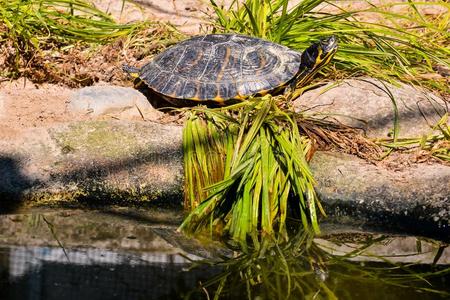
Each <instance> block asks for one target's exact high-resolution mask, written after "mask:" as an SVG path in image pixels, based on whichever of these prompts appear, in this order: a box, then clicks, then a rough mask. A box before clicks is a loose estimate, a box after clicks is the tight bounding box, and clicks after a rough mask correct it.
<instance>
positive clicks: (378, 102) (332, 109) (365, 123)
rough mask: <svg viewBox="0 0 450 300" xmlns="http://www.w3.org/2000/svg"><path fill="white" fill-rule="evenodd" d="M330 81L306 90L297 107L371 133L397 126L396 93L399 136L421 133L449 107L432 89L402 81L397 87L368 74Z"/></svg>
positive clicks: (378, 134)
mask: <svg viewBox="0 0 450 300" xmlns="http://www.w3.org/2000/svg"><path fill="white" fill-rule="evenodd" d="M335 84H336V83H330V84H328V85H326V86H324V87H322V88H319V89H315V90H312V91H308V92H306V93H305V94H304V95H302V96H301V97H300V99H299V100H297V101H296V103H295V104H294V105H295V108H296V110H297V111H300V110H306V111H307V113H308V114H319V115H317V116H319V117H324V116H327V117H332V118H335V119H337V120H338V121H339V122H342V123H344V124H346V125H350V126H353V127H358V128H363V129H365V130H366V133H367V135H368V136H369V137H388V135H389V133H390V132H392V130H393V128H394V106H393V103H392V100H391V98H390V97H389V95H388V93H387V92H386V90H389V91H390V92H391V93H392V95H393V96H394V98H395V100H396V103H397V107H398V113H399V120H400V136H401V137H420V136H422V135H423V134H427V133H430V132H431V131H432V130H431V127H432V126H433V125H435V124H436V123H437V122H438V121H439V119H440V118H441V117H442V116H443V115H444V114H445V113H446V112H448V111H449V103H447V102H446V101H444V100H442V99H440V98H439V97H437V96H436V95H434V94H432V93H427V92H424V91H420V90H417V89H415V88H414V87H411V86H408V85H404V84H402V85H401V86H399V87H395V86H393V85H391V84H388V83H385V85H386V87H387V89H386V88H385V87H384V86H383V83H382V82H380V81H378V80H375V79H368V78H361V79H349V80H344V81H343V82H341V83H338V84H337V85H336V86H334V85H335Z"/></svg>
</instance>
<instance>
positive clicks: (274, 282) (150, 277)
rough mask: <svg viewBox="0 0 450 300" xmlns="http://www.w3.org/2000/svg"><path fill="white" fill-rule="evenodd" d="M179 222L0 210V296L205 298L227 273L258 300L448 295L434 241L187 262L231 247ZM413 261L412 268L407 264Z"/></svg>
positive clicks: (357, 240) (231, 285)
mask: <svg viewBox="0 0 450 300" xmlns="http://www.w3.org/2000/svg"><path fill="white" fill-rule="evenodd" d="M180 219H181V215H180V214H179V213H174V212H170V211H142V210H130V209H116V210H104V211H82V210H70V211H56V212H55V211H35V212H32V213H26V214H16V215H3V216H0V299H14V300H16V299H64V300H66V299H86V300H87V299H188V298H190V299H208V297H210V298H212V297H213V296H214V293H215V291H216V288H217V282H216V283H214V282H211V281H209V283H211V286H209V287H208V286H207V287H203V286H201V287H199V283H202V284H203V285H205V284H208V280H211V279H212V278H215V276H218V277H216V278H219V279H220V278H222V279H224V278H226V279H227V280H226V284H225V285H224V289H223V291H222V294H221V296H222V299H247V286H246V284H247V283H248V284H249V291H250V293H251V298H252V299H261V300H262V299H277V298H279V299H284V298H286V296H287V294H288V292H290V296H289V297H288V299H333V298H332V296H334V297H337V298H338V299H407V300H413V299H425V300H426V299H449V298H450V297H449V295H450V271H449V269H448V268H449V267H450V253H449V251H448V249H446V248H444V247H441V248H439V244H438V243H436V242H433V241H428V240H423V239H417V238H414V237H381V238H380V235H371V234H365V233H354V232H351V233H348V232H347V233H345V234H343V233H342V232H340V233H338V232H336V230H334V232H332V233H333V234H330V235H329V236H327V237H326V238H324V239H316V241H315V245H317V247H316V246H314V247H312V248H311V249H310V250H309V251H308V253H304V255H299V253H298V251H294V250H293V249H294V247H290V248H289V247H286V248H285V249H283V250H280V252H277V251H271V252H270V253H267V255H266V256H265V257H263V258H258V257H256V256H248V257H241V258H239V259H235V260H229V261H227V262H225V263H224V264H222V265H220V266H217V265H216V266H206V265H202V266H201V267H199V268H193V269H190V266H191V261H198V260H200V259H202V258H204V257H209V258H210V259H212V258H217V257H219V256H223V255H225V256H229V257H231V256H232V252H230V251H229V250H227V249H223V248H222V247H220V245H218V244H214V243H208V244H206V245H205V243H200V242H198V241H196V240H194V239H192V238H187V237H184V236H183V235H181V234H179V233H177V232H176V224H178V222H179V221H180ZM330 232H331V230H330ZM376 238H379V240H378V241H376V242H374V243H373V245H371V246H370V247H369V250H370V251H366V252H364V253H363V255H359V256H355V257H352V258H351V260H342V259H337V260H336V259H334V258H333V257H330V256H329V253H333V254H335V255H343V254H344V253H347V254H348V253H350V252H351V251H354V249H357V247H358V245H359V244H361V243H366V244H367V241H368V240H370V241H374V239H376ZM324 249H326V251H323V250H324ZM418 249H419V250H420V253H419V254H417V252H418V251H417V250H418ZM439 249H441V250H442V251H441V252H442V255H441V256H440V257H439V260H438V261H437V264H438V265H436V266H434V267H431V266H430V263H431V262H433V260H434V259H435V258H436V257H437V256H436V254H437V253H438V252H439ZM394 254H395V255H394ZM379 255H385V256H387V255H389V256H390V257H389V261H390V262H389V263H386V262H382V260H381V259H380V258H379ZM377 260H378V261H377ZM411 262H414V263H415V264H416V265H415V266H413V267H407V266H408V263H411ZM286 266H287V268H286ZM387 268H390V269H392V270H388V269H387ZM402 268H403V269H402ZM286 270H289V272H290V273H289V274H288V273H287V272H286ZM224 271H229V272H228V273H226V276H225V273H224ZM411 272H413V273H411ZM414 272H415V273H416V274H422V275H423V276H425V277H426V281H425V280H420V279H419V277H418V276H417V275H414ZM430 272H434V274H436V276H428V275H427V274H429V273H430ZM439 272H440V273H439ZM220 276H222V277H220ZM289 280H290V281H289ZM426 289H432V290H433V291H434V292H430V291H427V290H426ZM437 291H439V292H440V293H441V294H439V293H436V292H437Z"/></svg>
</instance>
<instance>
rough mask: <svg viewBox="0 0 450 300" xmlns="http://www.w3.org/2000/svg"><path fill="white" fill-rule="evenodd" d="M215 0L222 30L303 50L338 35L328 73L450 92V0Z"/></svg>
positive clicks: (217, 24)
mask: <svg viewBox="0 0 450 300" xmlns="http://www.w3.org/2000/svg"><path fill="white" fill-rule="evenodd" d="M211 3H212V5H213V8H214V10H215V13H216V15H217V20H216V23H215V24H214V26H215V28H216V29H215V30H218V31H223V32H230V31H234V32H239V33H245V34H249V35H252V36H258V37H262V38H266V39H269V40H272V41H274V42H278V43H281V44H284V45H286V46H288V47H291V48H293V49H298V50H303V49H305V48H307V47H308V46H309V45H310V44H311V43H312V42H314V41H316V40H317V39H318V38H320V37H323V36H329V35H332V34H333V35H335V36H337V37H338V39H339V47H340V49H339V51H338V52H337V54H336V56H335V58H334V62H335V63H334V66H330V67H328V68H326V71H324V73H325V72H326V73H327V74H329V73H330V72H331V71H332V70H333V69H335V70H336V72H334V76H336V77H348V76H355V75H369V76H374V77H377V78H379V79H383V80H387V81H391V82H392V81H395V80H402V81H406V82H411V83H414V84H416V85H424V86H427V87H430V88H435V89H437V90H439V91H441V92H443V93H449V92H450V89H449V87H448V82H447V81H446V79H445V77H444V76H445V75H444V76H440V75H439V74H438V73H437V72H436V71H435V70H440V69H441V68H444V69H447V70H448V69H449V68H450V60H449V57H450V47H449V45H450V34H449V32H448V28H449V22H450V18H449V10H450V6H449V4H448V3H447V2H445V1H440V0H436V1H427V2H414V1H407V2H406V1H405V2H398V3H397V2H393V3H388V4H377V5H374V4H372V3H371V1H366V3H367V5H366V7H365V8H361V9H354V10H346V9H345V8H343V7H342V6H341V4H340V3H336V2H331V1H330V2H329V1H324V0H303V1H299V3H298V4H296V5H293V6H292V7H290V6H289V0H264V1H259V0H246V1H244V2H240V1H233V2H232V4H231V5H230V7H226V8H224V7H221V6H219V5H217V3H216V2H215V1H214V0H211ZM426 5H434V6H435V7H438V8H440V9H441V10H443V11H444V13H442V14H440V15H434V16H428V15H425V14H424V13H422V12H421V8H422V7H424V6H426ZM324 7H325V8H328V9H324ZM399 10H400V11H401V12H399ZM329 76H330V75H329Z"/></svg>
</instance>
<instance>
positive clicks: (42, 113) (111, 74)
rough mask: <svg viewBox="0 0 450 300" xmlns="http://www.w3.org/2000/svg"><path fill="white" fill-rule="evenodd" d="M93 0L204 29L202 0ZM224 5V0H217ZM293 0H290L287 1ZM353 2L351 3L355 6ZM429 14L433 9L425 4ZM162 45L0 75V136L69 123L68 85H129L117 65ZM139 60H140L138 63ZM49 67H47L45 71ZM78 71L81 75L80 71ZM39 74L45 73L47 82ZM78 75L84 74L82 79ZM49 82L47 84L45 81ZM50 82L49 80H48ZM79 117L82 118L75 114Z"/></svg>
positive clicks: (76, 55) (186, 28) (112, 9)
mask: <svg viewBox="0 0 450 300" xmlns="http://www.w3.org/2000/svg"><path fill="white" fill-rule="evenodd" d="M94 2H95V4H96V5H97V6H98V7H100V8H102V9H104V10H105V11H108V12H109V13H111V14H112V15H113V16H114V17H115V18H116V19H117V20H119V21H120V22H124V23H126V22H131V21H135V20H142V19H148V20H151V21H162V22H170V23H171V24H173V25H175V26H176V28H177V29H178V30H179V31H180V32H182V34H186V35H193V34H196V33H200V32H202V31H204V30H205V28H206V27H207V26H208V17H207V15H208V13H211V8H208V7H209V6H208V5H209V1H208V0H187V1H184V0H183V1H182V0H136V1H134V2H135V3H137V4H138V5H139V6H137V5H136V4H133V3H126V4H125V6H124V7H123V8H122V1H121V0H95V1H94ZM217 2H218V3H224V2H225V5H228V4H229V3H230V2H232V1H230V0H225V1H217ZM293 2H295V1H293ZM350 2H351V3H352V4H351V5H352V7H353V8H355V7H356V6H358V7H359V6H361V5H364V4H362V3H364V1H356V2H355V1H349V5H350ZM355 5H356V6H355ZM429 10H430V12H429V13H435V14H436V13H439V11H437V12H433V11H432V8H429ZM158 30H163V29H161V28H156V29H155V30H154V31H153V32H148V33H147V34H148V35H149V36H154V35H158V34H163V33H162V32H161V31H158ZM163 47H164V45H161V44H154V45H153V44H152V45H149V47H148V49H147V50H146V51H147V53H136V52H132V51H131V52H124V51H123V49H124V45H122V44H121V41H118V42H117V43H115V44H113V45H109V46H106V47H105V48H104V49H103V50H102V51H100V54H99V55H94V56H92V57H91V56H89V55H84V54H85V53H83V51H82V50H80V49H75V50H73V51H71V52H69V53H68V54H67V56H65V57H62V58H61V60H62V61H63V63H60V64H59V65H57V69H58V70H57V72H53V73H51V72H50V73H46V72H47V71H48V70H47V71H46V72H44V73H42V74H41V73H39V72H40V70H37V73H35V74H34V75H35V76H36V78H38V77H39V76H43V80H36V81H37V82H43V83H38V84H37V83H33V82H31V81H29V80H26V79H23V78H20V79H18V80H13V81H10V80H8V79H2V78H0V138H1V139H8V138H10V137H13V136H15V135H16V134H18V133H19V132H20V131H21V130H23V129H25V128H30V127H38V126H47V125H52V124H54V123H57V122H66V121H73V120H74V117H73V116H71V115H68V114H67V113H66V106H67V103H68V99H69V98H70V95H71V93H72V92H73V88H75V87H79V86H84V85H91V84H94V83H95V84H103V83H105V82H107V83H112V84H118V85H122V86H131V85H132V82H131V80H130V79H129V78H127V77H126V76H125V75H124V74H123V72H122V70H121V66H122V64H123V63H135V62H136V61H138V60H139V59H142V57H145V56H146V55H148V54H149V53H151V52H152V51H153V53H155V52H158V51H160V50H161V48H163ZM1 56H5V52H0V65H1V62H2V60H5V57H3V58H2V57H1ZM141 63H142V62H141ZM50 71H51V70H50ZM61 74H66V75H67V74H71V75H72V74H75V75H74V76H78V77H80V78H79V84H74V83H73V81H67V80H64V79H62V78H61ZM80 74H81V75H80ZM45 76H50V77H49V78H48V80H46V79H45ZM83 76H84V77H83ZM49 82H50V83H49ZM51 82H54V83H51ZM77 118H79V119H82V118H83V116H77Z"/></svg>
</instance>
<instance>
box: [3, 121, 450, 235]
mask: <svg viewBox="0 0 450 300" xmlns="http://www.w3.org/2000/svg"><path fill="white" fill-rule="evenodd" d="M181 145H182V128H181V127H179V126H171V125H161V124H157V123H152V122H143V121H142V122H139V121H135V122H131V121H89V122H79V123H68V124H59V125H57V126H54V127H49V128H35V129H30V130H27V131H24V132H23V134H22V135H20V136H18V137H17V138H16V139H14V140H2V141H0V178H1V180H0V203H1V204H0V205H1V208H2V209H3V211H12V210H14V209H16V208H18V207H20V206H22V205H25V206H42V205H44V206H79V205H80V204H102V205H103V204H121V205H133V204H136V205H139V206H145V205H158V206H161V205H164V206H171V207H178V208H179V207H180V206H181V203H182V191H183V165H182V162H183V161H182V147H181ZM311 167H312V169H313V172H314V175H315V177H316V179H317V181H318V186H317V191H318V193H319V195H320V197H321V200H322V203H323V204H324V206H325V208H326V211H327V213H328V214H329V218H328V221H331V222H337V223H339V224H349V225H352V226H357V227H363V228H370V229H379V230H383V231H391V232H404V233H412V234H421V235H426V236H433V237H437V238H441V239H446V240H448V239H449V237H450V226H449V224H450V199H449V195H450V167H447V166H443V165H440V164H424V163H423V164H415V165H412V166H411V167H406V168H405V169H404V170H402V171H400V172H398V171H397V172H394V171H389V170H387V169H384V168H382V167H380V166H375V165H373V164H370V163H367V162H365V161H363V160H361V159H358V158H356V157H353V156H350V155H344V154H338V153H331V152H318V153H317V154H316V155H315V157H314V159H313V161H312V162H311Z"/></svg>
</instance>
